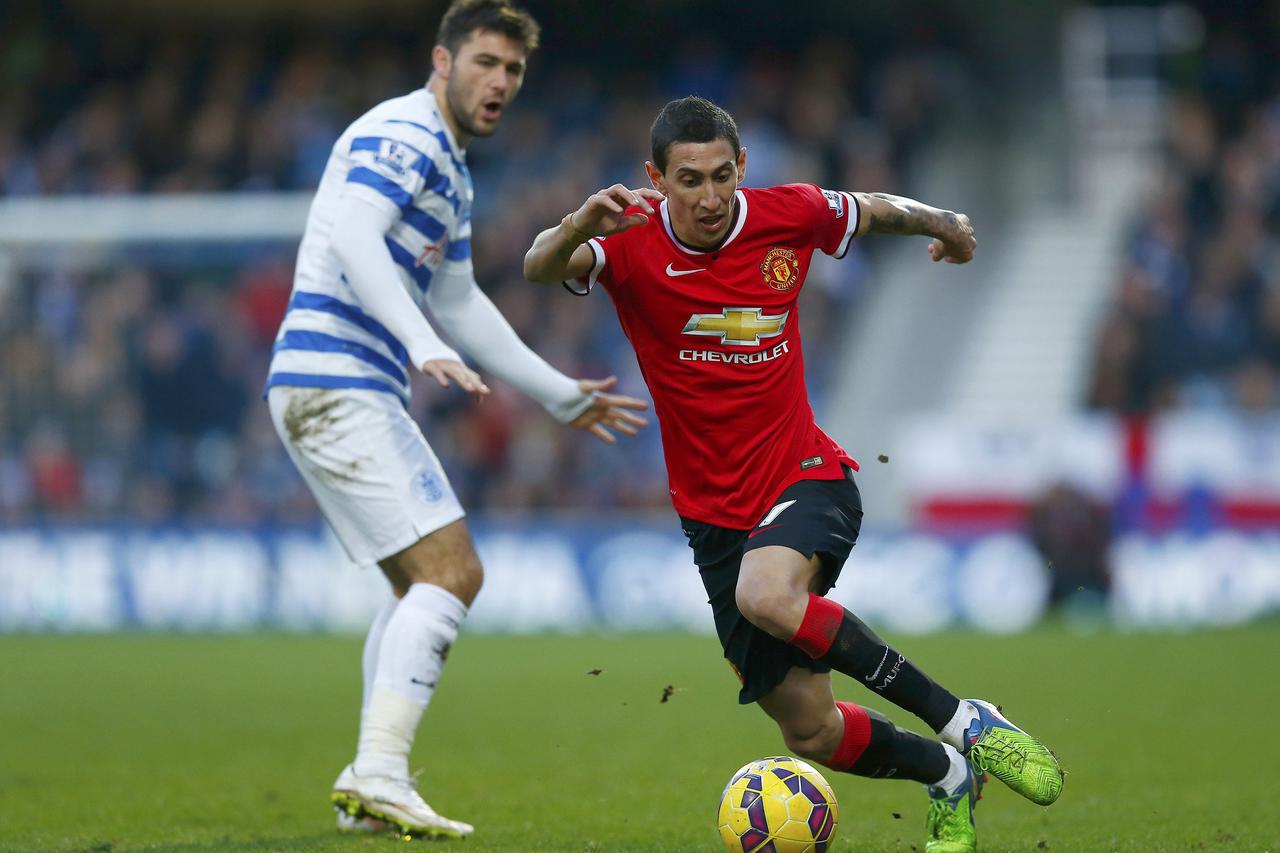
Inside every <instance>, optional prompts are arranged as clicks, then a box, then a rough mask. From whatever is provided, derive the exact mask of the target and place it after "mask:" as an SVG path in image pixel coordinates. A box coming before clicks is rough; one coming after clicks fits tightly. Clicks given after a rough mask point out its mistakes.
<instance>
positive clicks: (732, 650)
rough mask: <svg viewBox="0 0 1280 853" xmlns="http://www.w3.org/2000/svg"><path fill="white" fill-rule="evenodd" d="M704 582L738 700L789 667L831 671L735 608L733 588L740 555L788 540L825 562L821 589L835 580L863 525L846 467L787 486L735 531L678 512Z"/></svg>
mask: <svg viewBox="0 0 1280 853" xmlns="http://www.w3.org/2000/svg"><path fill="white" fill-rule="evenodd" d="M680 522H681V528H682V529H683V530H684V534H685V536H686V537H688V539H689V547H690V548H692V549H693V560H694V562H695V563H697V564H698V572H699V574H701V575H702V584H703V586H705V587H706V589H707V595H708V597H709V603H710V604H711V608H712V611H713V612H714V614H715V621H716V633H717V634H718V635H719V637H720V645H721V646H723V647H724V656H725V659H726V660H728V661H729V664H730V665H731V666H732V667H733V669H734V671H735V672H736V673H737V674H738V677H739V678H740V679H741V680H742V690H741V691H740V692H739V693H738V701H739V702H740V703H742V704H744V705H746V704H749V703H751V702H755V701H758V700H759V699H760V698H761V697H763V696H765V695H767V694H768V693H769V692H770V691H771V690H773V688H775V687H777V686H778V685H779V684H781V683H782V679H784V678H786V676H787V673H788V672H790V671H791V669H792V667H797V666H802V667H804V668H805V669H809V670H812V671H814V672H829V671H830V670H831V667H829V666H827V665H826V664H823V663H819V662H818V661H815V660H814V659H813V658H811V657H809V656H808V655H807V654H805V653H804V652H802V651H800V649H798V648H796V647H795V646H793V645H791V644H790V643H786V642H783V641H782V640H779V639H777V638H775V637H772V636H770V635H769V634H767V633H765V632H764V631H762V630H760V629H759V628H757V627H756V626H755V625H752V624H751V623H750V622H748V621H747V620H746V618H745V617H744V616H743V615H742V613H741V612H739V611H738V604H737V597H736V595H735V590H736V589H737V586H738V570H739V568H740V567H741V565H742V555H743V554H745V553H746V552H747V551H750V550H751V549H753V548H761V547H764V546H765V545H783V546H785V547H787V548H791V549H793V550H796V551H799V552H800V553H801V554H804V555H805V556H806V557H812V556H813V555H814V554H817V555H818V557H819V559H820V560H821V561H822V567H823V572H822V577H821V581H820V585H819V588H818V590H817V592H818V593H820V594H824V595H825V594H826V592H827V591H828V590H830V589H831V588H832V587H833V586H835V582H836V578H838V577H839V576H840V570H841V569H842V568H843V567H844V562H845V560H847V559H848V558H849V552H850V551H852V550H853V543H854V542H856V541H857V539H858V530H859V529H860V528H861V527H862V497H861V495H859V493H858V486H857V484H856V483H855V482H854V480H853V472H852V471H850V470H848V469H845V476H844V478H843V479H840V480H801V481H800V482H798V483H793V484H792V485H790V486H788V487H787V488H786V489H785V490H784V491H783V492H782V494H781V495H779V496H778V499H777V500H775V501H774V502H773V504H772V507H771V508H770V509H769V511H768V512H767V513H766V514H765V516H764V517H763V518H762V519H761V520H760V523H758V524H757V525H756V526H755V527H754V528H752V529H751V530H733V529H731V528H727V527H717V526H716V525H714V524H707V523H706V522H702V521H694V520H693V519H689V518H684V517H681V519H680Z"/></svg>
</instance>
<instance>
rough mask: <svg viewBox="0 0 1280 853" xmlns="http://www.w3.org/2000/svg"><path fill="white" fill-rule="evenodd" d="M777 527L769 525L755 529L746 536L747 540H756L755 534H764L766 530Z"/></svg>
mask: <svg viewBox="0 0 1280 853" xmlns="http://www.w3.org/2000/svg"><path fill="white" fill-rule="evenodd" d="M777 526H778V525H776V524H770V525H769V526H768V527H757V528H756V529H755V530H753V531H751V532H750V533H748V534H747V538H748V539H755V538H756V534H759V533H764V532H765V531H766V530H772V529H773V528H775V527H777Z"/></svg>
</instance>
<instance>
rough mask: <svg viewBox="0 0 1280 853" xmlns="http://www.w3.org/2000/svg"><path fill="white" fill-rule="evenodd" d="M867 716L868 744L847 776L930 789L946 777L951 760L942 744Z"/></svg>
mask: <svg viewBox="0 0 1280 853" xmlns="http://www.w3.org/2000/svg"><path fill="white" fill-rule="evenodd" d="M867 715H868V716H869V717H871V741H870V742H869V743H868V744H867V748H866V749H865V750H863V752H862V755H860V756H859V757H858V760H857V761H855V762H854V763H853V766H852V767H850V768H849V772H850V773H853V774H855V775H857V776H868V777H870V778H872V779H914V780H915V781H917V782H919V783H921V784H923V785H933V784H935V783H936V782H937V781H938V780H939V779H941V778H942V777H943V776H946V775H947V770H948V769H950V767H951V759H950V758H948V757H947V751H946V750H945V749H943V747H942V744H941V743H939V742H938V741H936V740H930V739H928V738H923V737H921V736H920V735H918V734H916V733H915V732H909V731H907V730H906V729H900V728H898V727H897V726H895V725H894V724H893V723H891V722H889V720H888V719H887V718H885V717H884V716H883V715H881V714H878V713H876V712H875V711H872V710H870V709H868V711H867Z"/></svg>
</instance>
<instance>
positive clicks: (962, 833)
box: [924, 747, 987, 853]
mask: <svg viewBox="0 0 1280 853" xmlns="http://www.w3.org/2000/svg"><path fill="white" fill-rule="evenodd" d="M947 749H948V750H949V749H951V747H947ZM986 781H987V777H986V776H984V775H983V774H982V773H981V771H975V770H974V768H973V765H972V764H970V763H969V762H967V761H966V762H965V779H964V781H963V782H961V783H960V784H959V785H957V786H956V788H955V789H954V790H952V791H946V790H944V789H942V788H938V787H931V788H929V789H928V790H929V813H928V815H926V816H925V819H924V826H925V829H926V830H928V832H929V840H928V841H926V842H925V843H924V853H974V851H976V850H977V849H978V833H977V830H976V828H975V827H974V824H973V810H974V809H975V808H976V807H977V805H978V800H980V799H982V785H983V783H985V782H986Z"/></svg>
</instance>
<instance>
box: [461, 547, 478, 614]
mask: <svg viewBox="0 0 1280 853" xmlns="http://www.w3.org/2000/svg"><path fill="white" fill-rule="evenodd" d="M461 585H462V587H463V591H464V592H465V593H466V595H459V596H458V597H459V598H461V599H462V600H463V601H464V602H466V603H467V605H468V606H470V605H471V602H473V601H475V600H476V596H477V595H479V594H480V588H481V587H482V586H484V565H483V564H482V563H481V562H480V557H479V556H478V555H477V554H476V553H475V552H474V551H473V552H472V553H471V556H470V557H469V558H468V559H467V560H466V561H465V565H464V568H463V575H462V579H461Z"/></svg>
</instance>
